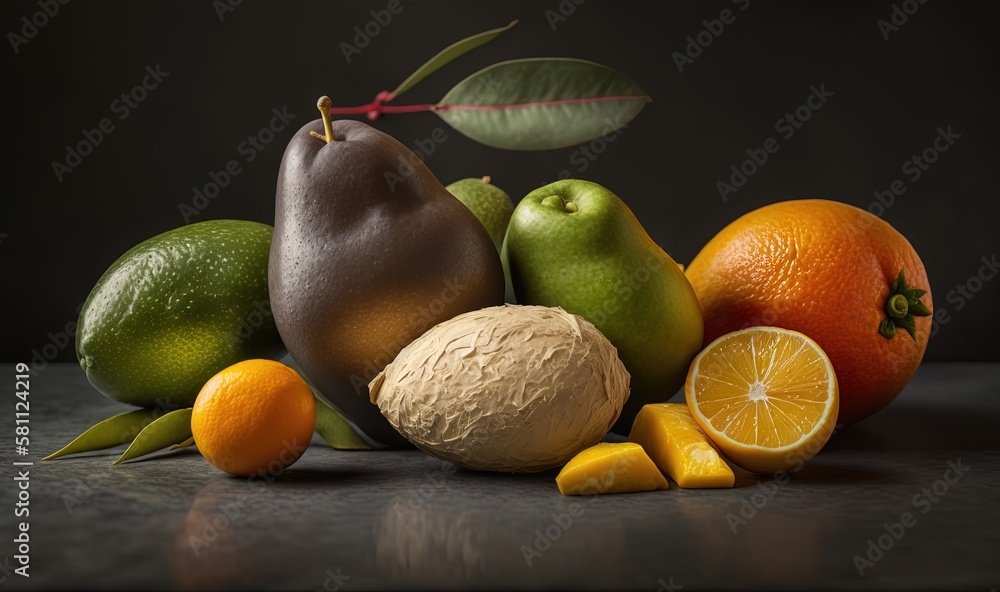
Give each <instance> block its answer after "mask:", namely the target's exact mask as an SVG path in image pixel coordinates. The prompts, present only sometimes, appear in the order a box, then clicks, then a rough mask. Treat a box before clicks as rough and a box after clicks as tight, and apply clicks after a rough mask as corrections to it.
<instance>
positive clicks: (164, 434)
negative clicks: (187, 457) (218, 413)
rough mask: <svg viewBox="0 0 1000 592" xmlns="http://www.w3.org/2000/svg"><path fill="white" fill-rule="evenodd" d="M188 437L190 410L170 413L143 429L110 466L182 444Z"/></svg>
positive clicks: (189, 433) (189, 431)
mask: <svg viewBox="0 0 1000 592" xmlns="http://www.w3.org/2000/svg"><path fill="white" fill-rule="evenodd" d="M190 437H191V409H190V408H188V409H178V410H176V411H171V412H170V413H168V414H166V415H164V416H163V417H161V418H159V419H157V420H155V421H153V422H152V423H150V424H149V425H147V426H146V427H145V428H143V430H142V431H141V432H139V435H138V436H136V437H135V440H133V441H132V444H130V445H129V447H128V449H126V450H125V452H124V453H122V455H121V456H119V457H118V460H116V461H115V462H113V463H112V464H115V465H117V464H119V463H123V462H125V461H127V460H132V459H133V458H138V457H140V456H143V455H146V454H149V453H150V452H156V451H157V450H163V449H164V448H166V447H168V446H172V445H174V444H180V443H183V442H185V441H187V439H188V438H190Z"/></svg>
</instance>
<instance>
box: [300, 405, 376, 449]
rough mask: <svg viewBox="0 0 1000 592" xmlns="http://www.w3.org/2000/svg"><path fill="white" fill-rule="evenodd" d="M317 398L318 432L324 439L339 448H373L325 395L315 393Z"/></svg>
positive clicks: (332, 446) (333, 446) (331, 445)
mask: <svg viewBox="0 0 1000 592" xmlns="http://www.w3.org/2000/svg"><path fill="white" fill-rule="evenodd" d="M313 397H315V398H316V433H317V434H319V435H320V437H321V438H323V441H324V442H326V443H327V444H329V445H330V447H331V448H336V449H337V450H371V449H372V447H371V446H369V445H368V443H367V442H365V441H364V440H363V439H362V438H361V436H359V435H358V433H357V432H355V431H354V428H352V427H351V424H349V423H347V420H345V419H344V417H343V416H342V415H340V413H338V412H337V410H336V409H334V408H333V407H331V406H330V404H329V403H327V402H326V401H325V400H323V397H319V396H317V395H316V393H315V392H314V393H313Z"/></svg>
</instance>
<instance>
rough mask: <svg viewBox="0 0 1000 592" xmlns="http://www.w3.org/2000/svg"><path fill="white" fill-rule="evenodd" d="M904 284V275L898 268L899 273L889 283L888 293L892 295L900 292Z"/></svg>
mask: <svg viewBox="0 0 1000 592" xmlns="http://www.w3.org/2000/svg"><path fill="white" fill-rule="evenodd" d="M905 286H906V275H904V274H903V270H902V269H900V270H899V275H897V276H896V279H894V280H892V283H891V284H889V295H890V296H892V295H893V294H902V293H903V288H904V287H905Z"/></svg>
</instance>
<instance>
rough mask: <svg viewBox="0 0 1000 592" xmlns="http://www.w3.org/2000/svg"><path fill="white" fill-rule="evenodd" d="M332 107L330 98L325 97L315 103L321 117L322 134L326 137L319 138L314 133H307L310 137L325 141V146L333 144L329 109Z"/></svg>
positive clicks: (319, 136)
mask: <svg viewBox="0 0 1000 592" xmlns="http://www.w3.org/2000/svg"><path fill="white" fill-rule="evenodd" d="M332 105H333V102H332V101H331V100H330V97H328V96H325V95H324V96H322V97H320V98H319V100H318V101H316V108H317V109H319V113H320V115H321V116H322V117H323V132H324V133H325V134H326V135H324V136H321V135H319V134H318V133H316V132H309V135H310V136H312V137H314V138H319V139H321V140H326V143H327V144H329V143H331V142H333V121H331V120H330V107H331V106H332Z"/></svg>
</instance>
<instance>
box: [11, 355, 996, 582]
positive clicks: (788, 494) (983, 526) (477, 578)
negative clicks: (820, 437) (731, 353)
mask: <svg viewBox="0 0 1000 592" xmlns="http://www.w3.org/2000/svg"><path fill="white" fill-rule="evenodd" d="M0 373H2V375H3V376H7V377H8V378H7V379H4V381H5V383H6V384H8V385H9V388H8V389H7V393H8V394H7V395H6V398H7V402H6V403H4V404H3V407H4V413H3V415H4V417H5V418H6V419H5V421H4V422H3V423H4V425H6V426H7V428H6V429H8V430H10V432H11V435H10V437H9V438H2V440H4V441H6V442H7V444H5V445H3V447H2V454H0V457H2V459H3V461H2V462H3V466H4V469H3V471H4V478H3V481H2V486H0V491H2V496H0V498H2V500H3V501H2V504H3V505H5V506H7V507H6V508H3V509H2V510H0V511H2V514H3V515H4V519H3V531H4V532H3V538H4V539H5V540H6V542H5V543H4V544H3V547H2V549H0V561H2V560H3V558H4V557H6V558H7V563H6V564H5V565H6V568H5V569H6V570H9V569H12V568H13V567H16V562H15V561H14V560H13V559H12V558H11V557H10V556H12V555H14V553H15V551H14V545H13V543H12V542H11V537H12V536H13V534H14V531H13V529H14V528H15V526H14V521H13V520H12V519H11V516H12V512H13V510H14V504H15V500H16V498H17V489H16V487H17V485H16V482H15V481H14V480H13V479H12V477H13V474H14V471H13V467H12V462H14V461H15V460H23V459H21V458H20V457H17V456H15V455H14V454H13V434H12V432H13V419H12V415H13V407H14V397H13V383H14V379H13V375H14V370H13V367H12V366H11V365H2V366H0ZM30 397H31V403H32V406H31V427H32V431H31V448H30V454H29V456H28V457H27V459H28V460H34V461H35V464H34V466H32V467H30V471H31V473H30V475H31V482H30V483H31V485H30V493H31V498H30V511H31V514H30V517H29V519H30V530H29V533H30V545H31V551H30V557H31V563H30V574H31V577H30V578H28V579H25V578H22V577H20V576H18V575H7V574H6V573H4V571H5V570H4V571H0V577H2V578H5V581H4V582H3V585H4V586H5V587H7V588H8V589H53V588H56V589H80V588H86V589H94V588H97V589H219V588H235V589H247V588H254V589H257V588H259V589H308V590H316V589H323V588H324V586H325V587H326V589H327V590H334V589H335V588H336V587H337V586H338V584H339V585H340V590H343V591H349V590H362V589H372V588H377V589H396V588H424V589H426V588H451V589H486V588H489V589H496V588H501V589H503V588H558V589H586V588H607V589H619V590H621V589H640V590H650V591H652V590H657V589H664V590H666V589H669V586H675V587H679V586H683V589H684V590H685V591H687V590H695V589H699V588H748V587H749V588H792V589H804V588H838V589H839V588H852V589H876V588H879V589H901V588H902V589H912V588H920V589H927V588H945V589H975V590H983V591H984V592H987V591H989V590H991V589H996V588H997V587H998V586H1000V505H998V504H997V502H998V500H1000V495H998V493H1000V436H998V425H1000V365H985V364H979V365H972V364H947V365H944V364H938V365H925V366H924V367H922V368H921V370H920V371H919V372H918V374H917V376H916V377H915V378H914V380H913V381H912V382H911V384H910V385H909V387H908V388H907V389H906V391H905V392H904V393H903V394H902V395H901V396H900V398H899V399H897V401H896V402H895V403H894V404H893V405H892V406H891V407H889V408H888V409H886V410H885V411H883V412H881V413H880V414H878V415H876V416H875V417H872V418H870V419H869V420H867V421H865V422H862V423H861V424H860V425H857V426H852V427H848V428H844V429H843V430H841V431H839V432H838V433H836V434H835V435H834V436H833V438H832V440H831V441H830V443H829V444H828V446H827V448H826V449H824V450H823V452H822V453H821V454H820V455H819V456H818V457H817V458H815V459H814V460H813V461H811V462H810V463H809V464H808V465H806V467H805V468H804V469H802V470H801V471H800V472H798V473H797V474H795V475H794V476H793V477H792V478H791V479H790V480H789V481H788V482H784V483H775V482H774V480H773V479H771V478H763V479H757V478H755V477H754V476H752V475H749V474H747V473H742V472H741V473H738V477H737V485H738V487H736V488H734V489H729V490H683V489H679V488H676V487H672V488H671V489H670V490H668V491H658V492H649V493H637V494H623V495H606V496H595V497H588V498H568V497H563V496H561V495H560V494H559V492H558V490H557V489H556V487H555V483H554V481H553V479H554V477H555V472H548V473H544V474H540V475H530V476H510V475H494V474H482V473H473V472H469V471H465V470H456V469H455V468H454V467H453V466H452V465H448V464H445V463H442V462H440V461H437V460H435V459H433V458H431V457H428V456H426V455H424V454H422V453H420V452H417V451H412V450H410V451H379V452H338V451H335V450H331V449H330V448H327V447H326V446H324V445H321V444H317V445H315V446H313V447H311V448H310V449H309V450H308V451H307V452H306V454H305V456H304V457H303V458H302V459H301V460H300V461H299V462H298V463H297V464H295V465H294V466H293V467H292V468H291V469H289V470H288V471H286V472H285V473H284V474H282V475H281V476H280V477H279V478H278V479H276V480H274V481H273V482H271V483H266V482H261V481H258V482H248V481H247V480H246V479H239V478H235V477H229V476H226V475H225V474H223V473H221V472H219V471H217V470H216V469H214V468H213V467H212V466H210V465H209V464H208V463H207V462H206V461H205V460H204V459H202V458H201V456H199V455H198V453H197V452H196V451H195V450H193V449H185V450H182V451H178V452H174V453H169V454H161V455H159V456H158V457H157V458H154V459H150V460H143V461H139V462H132V463H128V464H124V465H120V466H117V467H112V466H111V461H112V460H113V459H114V458H115V456H116V454H118V453H120V452H121V449H115V450H113V451H102V452H95V453H89V454H84V455H80V456H78V457H75V458H68V459H65V460H57V461H49V462H37V459H39V458H40V457H41V456H44V455H45V454H48V453H50V452H52V451H53V450H55V449H57V448H58V447H60V446H61V445H63V444H65V443H66V442H68V441H69V440H70V439H71V438H72V437H74V436H76V435H77V434H78V433H80V432H81V431H82V430H84V429H85V428H87V427H89V426H90V425H92V424H93V423H95V422H96V421H98V420H100V419H103V418H104V417H107V416H109V415H112V414H114V413H117V412H120V411H122V410H125V409H126V408H125V407H124V406H122V405H120V404H117V403H114V402H112V401H110V400H108V399H105V398H104V397H103V396H101V395H100V394H98V393H97V392H96V391H94V390H93V389H92V388H91V387H90V386H89V385H88V384H87V382H86V379H85V377H84V376H83V374H82V373H81V372H80V370H79V368H78V367H76V366H75V365H70V364H65V365H53V366H50V367H48V368H46V369H44V370H42V371H41V372H39V373H38V374H37V375H36V376H34V377H33V378H32V381H31V395H30ZM949 463H952V464H956V463H960V465H961V466H962V467H968V470H967V471H966V472H965V473H964V474H963V475H962V476H961V477H960V478H959V479H958V480H957V481H955V482H954V483H951V484H945V481H944V479H945V477H946V476H947V477H952V476H954V474H953V473H947V470H948V468H949ZM936 483H937V487H938V493H939V494H940V495H936V494H935V493H934V491H933V488H934V487H935V484H936ZM945 487H947V492H946V493H942V491H943V489H944V488H945ZM934 500H936V501H934ZM754 505H756V506H759V507H754ZM741 512H743V514H742V515H741ZM905 512H909V513H911V514H912V515H913V518H914V520H915V523H912V522H911V524H912V525H911V526H910V527H905V528H904V527H900V529H897V534H900V535H901V536H900V537H899V539H898V540H895V539H892V538H891V536H890V535H887V533H886V530H885V526H884V525H885V524H889V525H892V524H894V523H897V522H900V520H901V516H902V515H903V514H904V513H905ZM18 520H20V519H18ZM883 535H885V536H883ZM879 537H882V540H881V542H882V544H883V545H885V546H887V547H888V546H889V541H890V539H891V548H889V550H888V551H882V552H881V557H880V558H879V555H878V554H877V553H875V552H872V557H873V558H877V559H876V560H875V561H873V562H872V564H871V565H868V566H867V567H866V568H865V569H864V574H863V575H861V574H859V570H858V568H857V567H856V565H855V559H854V557H855V555H857V556H859V557H865V556H866V554H867V553H868V552H869V541H873V544H875V545H877V544H878V543H879ZM531 548H534V549H535V551H534V552H532V553H530V565H529V562H528V561H527V560H526V559H525V552H526V550H527V549H531Z"/></svg>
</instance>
